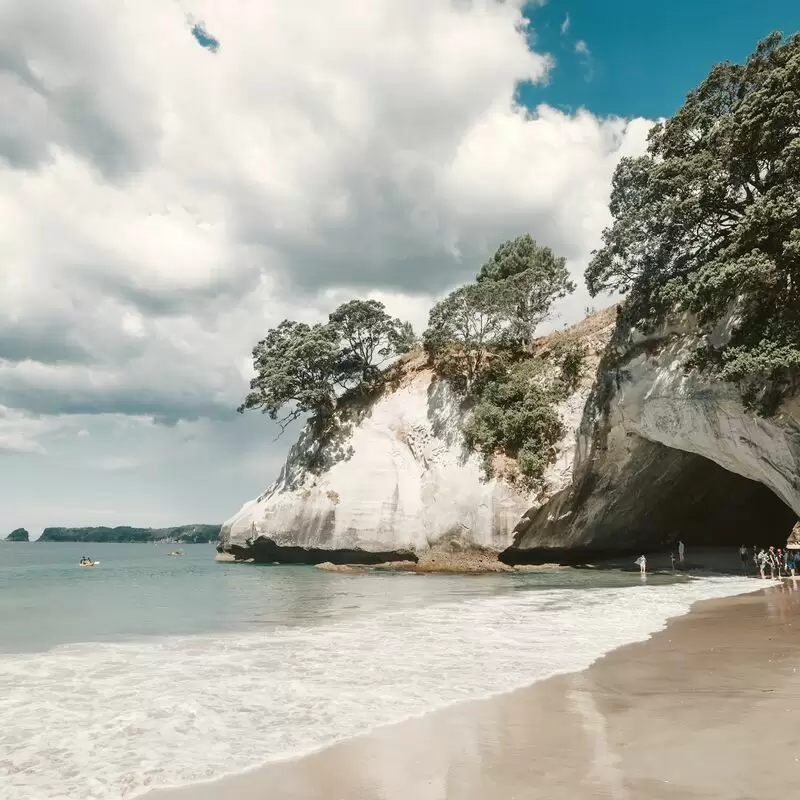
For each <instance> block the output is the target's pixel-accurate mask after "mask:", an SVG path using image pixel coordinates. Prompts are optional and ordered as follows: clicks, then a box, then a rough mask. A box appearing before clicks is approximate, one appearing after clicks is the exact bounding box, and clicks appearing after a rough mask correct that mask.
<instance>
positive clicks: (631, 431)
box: [219, 309, 800, 569]
mask: <svg viewBox="0 0 800 800" xmlns="http://www.w3.org/2000/svg"><path fill="white" fill-rule="evenodd" d="M572 333H573V335H576V336H578V337H579V338H580V339H581V341H582V342H583V343H584V344H585V345H586V346H587V349H588V352H589V358H588V365H587V367H588V369H587V372H586V375H585V377H584V379H583V381H582V383H581V385H580V386H579V387H578V389H577V391H576V392H575V393H574V394H573V396H571V397H570V398H568V399H567V401H565V402H564V403H563V404H562V405H561V407H560V408H559V411H560V413H561V417H562V420H563V421H564V425H565V429H566V435H565V437H564V439H563V440H562V441H561V442H560V443H559V445H558V448H557V457H556V459H555V461H554V463H553V464H552V465H551V466H550V467H549V469H548V470H547V472H546V475H545V487H544V489H543V490H542V491H541V492H539V493H538V494H537V495H531V494H528V493H526V492H523V491H521V490H520V489H518V488H515V483H514V482H513V480H507V479H506V478H507V476H508V475H509V474H513V463H512V464H511V465H510V466H511V469H510V470H506V466H508V465H504V463H503V459H499V458H498V459H495V465H494V467H495V476H496V477H495V478H493V479H492V480H488V481H487V480H486V479H485V478H484V475H483V469H482V466H481V463H480V460H479V459H478V457H477V456H475V455H470V454H469V453H468V452H467V450H466V448H465V445H464V440H463V436H462V433H461V431H462V428H463V423H464V420H465V414H466V413H468V412H465V411H464V409H463V407H462V404H461V402H460V399H459V398H458V397H457V396H456V395H455V394H454V393H453V392H452V391H451V390H450V388H449V386H448V385H447V383H446V382H444V381H441V380H437V379H436V378H435V376H434V375H433V374H432V373H431V372H430V370H429V369H427V368H426V366H425V365H424V363H422V360H421V359H418V360H417V362H416V363H414V362H413V360H412V361H410V362H408V363H406V364H404V365H403V366H402V367H401V368H400V369H399V370H398V371H397V376H396V380H393V381H392V382H390V384H389V385H388V386H387V387H386V388H385V390H384V391H383V392H382V393H381V394H380V395H379V396H378V397H376V398H374V399H373V400H372V401H370V402H369V403H366V404H364V405H363V406H362V407H361V408H354V409H351V410H350V412H349V413H347V414H344V415H343V416H342V417H341V418H340V419H339V420H338V427H337V428H336V429H335V430H334V431H332V432H329V433H328V434H326V435H325V436H323V437H320V436H319V435H315V433H314V432H313V431H312V430H311V429H310V428H306V430H305V431H304V432H303V434H302V435H301V437H300V439H299V441H298V442H297V444H296V445H295V446H294V447H293V448H292V450H291V452H290V454H289V457H288V459H287V461H286V464H285V466H284V468H283V470H282V472H281V474H280V477H279V478H278V480H277V481H276V482H275V483H274V484H273V485H272V486H271V487H270V488H269V489H267V491H266V492H265V493H264V494H263V495H262V496H261V497H259V498H257V499H256V500H253V501H251V502H249V503H247V504H246V505H245V506H244V507H243V508H242V509H241V510H240V511H239V513H238V514H236V515H235V516H234V517H233V518H232V519H231V520H229V521H228V522H227V523H225V525H224V526H223V529H222V533H221V535H220V546H219V549H220V551H221V552H225V553H229V554H232V555H234V556H235V557H236V558H238V559H251V558H252V559H254V560H256V561H284V562H285V561H289V562H295V563H321V562H331V563H334V564H337V563H338V564H342V563H355V562H361V563H369V564H376V563H380V562H387V561H399V560H407V561H414V562H418V563H419V564H420V566H423V565H425V564H428V565H431V566H432V568H438V567H436V566H434V565H439V566H440V567H441V568H442V569H447V568H448V566H452V565H453V564H456V563H457V562H459V561H460V560H463V559H467V560H470V559H471V560H472V561H474V562H475V563H479V562H480V563H482V564H484V566H485V565H487V564H489V562H491V561H492V560H494V559H495V557H496V554H500V558H501V560H502V561H504V562H506V563H508V564H513V565H519V564H526V563H544V562H550V561H561V562H562V563H563V562H576V561H583V560H586V556H587V555H590V556H591V557H592V559H595V558H597V557H599V556H601V555H602V554H604V553H608V554H609V555H614V554H619V553H620V552H627V551H631V552H633V551H639V552H641V551H645V552H647V551H655V550H660V549H663V548H665V547H671V546H674V545H675V543H676V541H677V539H678V538H681V539H683V540H684V542H685V543H686V544H687V546H689V547H691V546H699V545H722V544H724V545H732V546H738V545H739V544H742V543H746V544H748V545H752V544H754V543H755V544H771V543H774V544H776V545H778V544H781V543H783V542H785V541H786V539H787V537H788V536H789V533H790V531H791V530H792V525H793V524H794V523H795V522H796V521H797V518H798V516H800V398H797V397H795V398H790V399H789V400H788V401H787V402H786V403H785V404H784V406H783V407H782V408H781V409H780V411H779V413H778V414H777V415H775V416H774V417H772V418H769V419H765V418H761V417H759V416H757V415H756V414H754V413H752V412H750V411H748V410H747V409H746V408H745V407H744V405H743V404H742V401H741V397H740V394H739V392H738V390H737V388H736V387H735V386H732V385H728V384H724V383H721V382H718V381H713V380H710V379H709V378H708V377H707V376H704V375H702V374H700V373H697V372H687V370H686V369H685V364H686V361H687V358H688V357H689V355H690V354H691V353H692V352H693V350H694V348H695V346H696V344H697V332H696V329H694V328H693V325H692V323H691V320H683V321H681V323H680V324H676V325H672V326H671V327H667V328H665V329H663V330H661V331H659V332H657V333H656V334H653V335H652V336H649V337H643V336H641V335H639V334H637V333H636V332H634V331H624V330H617V329H616V328H615V315H614V310H613V309H611V310H608V311H606V312H602V313H601V314H599V315H596V316H594V317H591V318H589V319H587V320H585V321H584V322H583V323H581V325H579V326H576V328H575V329H573V331H572ZM612 334H613V340H612ZM549 341H550V340H549V339H547V338H545V339H543V340H541V341H540V342H539V354H540V355H542V354H544V355H546V352H547V349H548V347H549V346H550V345H549Z"/></svg>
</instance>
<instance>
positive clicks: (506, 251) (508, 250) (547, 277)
mask: <svg viewBox="0 0 800 800" xmlns="http://www.w3.org/2000/svg"><path fill="white" fill-rule="evenodd" d="M477 280H478V283H479V284H480V283H487V282H488V283H492V284H494V285H495V287H496V288H500V287H502V291H501V294H502V298H503V300H504V301H505V302H506V307H505V309H504V311H503V315H504V317H505V319H506V320H507V322H508V323H509V327H510V333H511V335H512V336H513V337H514V338H516V339H518V340H519V341H521V342H522V343H524V344H529V343H530V342H531V341H532V340H533V337H534V334H535V332H536V328H537V327H538V326H539V325H540V324H541V323H542V322H544V320H546V319H547V318H548V317H549V316H550V309H551V307H552V305H553V302H554V301H555V300H557V299H559V298H562V297H565V296H566V295H568V294H570V293H572V292H574V291H575V284H574V283H573V282H572V281H571V280H570V278H569V272H568V271H567V265H566V259H564V258H560V257H556V256H555V254H554V253H553V251H552V250H551V249H550V248H549V247H541V246H540V245H538V244H537V243H536V241H535V240H534V239H533V238H532V237H531V236H530V235H529V234H525V235H523V236H518V237H517V238H516V239H512V240H510V241H508V242H505V243H504V244H501V245H500V247H498V248H497V250H496V251H495V253H494V255H493V256H492V257H491V258H490V259H489V260H488V261H487V262H486V263H485V264H484V265H483V266H482V267H481V269H480V272H478V277H477Z"/></svg>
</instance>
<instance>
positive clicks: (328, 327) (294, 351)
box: [238, 300, 415, 430]
mask: <svg viewBox="0 0 800 800" xmlns="http://www.w3.org/2000/svg"><path fill="white" fill-rule="evenodd" d="M414 343H415V337H414V331H413V330H412V328H411V325H410V324H409V323H407V322H401V321H400V320H398V319H392V318H391V317H390V316H389V315H388V314H387V313H386V310H385V308H384V305H383V303H379V302H377V301H375V300H351V301H350V302H348V303H344V304H343V305H341V306H339V308H337V309H336V310H335V311H334V312H333V313H331V315H330V317H329V321H328V323H326V324H324V325H322V324H317V325H306V324H305V323H302V322H293V321H291V320H284V321H283V322H281V324H280V325H278V327H277V328H272V329H271V330H270V331H268V333H267V335H266V337H265V338H264V339H262V340H261V341H260V342H258V344H257V345H256V346H255V347H254V348H253V366H254V368H255V371H256V375H255V377H254V378H253V379H252V380H251V381H250V392H249V394H248V395H247V397H246V398H245V401H244V403H242V405H241V406H240V407H239V409H238V410H239V411H240V412H244V411H245V410H247V409H259V410H261V411H262V412H263V413H265V414H267V415H269V417H270V419H273V420H275V421H277V422H278V424H279V425H280V426H281V429H282V430H285V428H286V427H287V426H288V425H289V424H290V423H291V422H292V421H293V420H295V419H297V418H298V417H300V416H301V415H302V414H305V413H312V414H314V415H316V416H326V415H329V414H330V413H331V412H333V410H334V409H335V408H336V404H337V398H338V397H339V396H340V395H341V394H342V392H345V391H347V390H352V389H359V388H362V387H367V386H371V385H372V384H373V383H374V382H375V380H376V379H377V378H378V377H379V376H380V374H381V369H380V368H381V366H382V365H383V364H384V363H385V362H386V361H387V360H388V359H390V358H392V357H394V356H396V355H399V354H400V353H404V352H406V351H407V350H408V349H410V348H411V347H413V346H414ZM287 409H288V410H287ZM282 412H285V413H284V414H283V416H280V415H281V413H282Z"/></svg>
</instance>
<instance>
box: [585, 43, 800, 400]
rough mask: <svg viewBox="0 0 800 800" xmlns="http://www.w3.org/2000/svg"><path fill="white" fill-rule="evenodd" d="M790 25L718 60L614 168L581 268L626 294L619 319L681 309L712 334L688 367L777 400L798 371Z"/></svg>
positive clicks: (657, 316) (796, 169)
mask: <svg viewBox="0 0 800 800" xmlns="http://www.w3.org/2000/svg"><path fill="white" fill-rule="evenodd" d="M799 137H800V34H797V35H794V36H792V37H791V38H788V39H784V38H783V37H782V35H781V34H779V33H773V34H772V35H771V36H769V37H768V38H767V39H765V40H763V41H762V42H760V43H759V45H758V46H757V48H756V50H755V52H754V53H753V54H752V55H751V56H750V57H749V58H748V59H747V61H746V63H744V64H732V63H729V62H725V63H723V64H719V65H717V66H715V67H714V68H713V69H712V70H711V73H710V74H709V75H708V77H707V78H706V79H705V80H704V81H703V82H702V83H701V84H700V86H698V87H697V89H695V90H694V91H692V92H691V93H690V94H689V96H688V97H687V99H686V102H685V103H684V105H683V107H682V108H681V109H680V110H679V111H678V112H677V113H676V114H675V115H674V116H673V117H672V118H671V119H669V120H667V121H666V122H664V123H663V124H658V125H656V126H654V128H653V129H652V131H651V133H650V136H649V144H648V151H647V154H646V155H644V156H642V157H640V158H624V159H622V161H621V162H620V164H619V166H618V167H617V169H616V172H615V174H614V178H613V185H612V195H611V203H610V210H611V214H612V216H613V224H612V226H611V227H610V228H608V229H607V230H605V231H604V233H603V245H602V247H601V248H600V249H599V250H598V251H597V252H596V253H594V254H593V259H592V261H591V263H590V264H589V267H588V269H587V271H586V281H587V285H588V286H589V290H590V291H591V292H592V294H597V293H598V292H600V291H603V290H616V291H621V292H627V293H628V300H627V302H626V306H625V314H626V316H627V319H628V321H629V322H631V323H632V324H634V325H639V326H642V327H649V326H652V325H654V324H656V323H658V322H660V321H661V320H662V319H663V318H664V317H665V316H666V315H668V314H670V313H674V312H677V311H689V312H692V313H694V314H696V315H697V319H698V321H699V322H700V324H701V325H702V326H703V327H704V329H705V330H706V332H707V333H709V334H710V333H711V332H712V331H713V330H714V329H715V328H716V327H723V326H722V323H725V325H724V327H725V328H726V333H725V335H724V336H722V337H719V336H716V337H709V339H708V342H707V345H706V346H705V347H703V348H702V349H701V350H699V351H698V353H697V354H696V357H695V359H694V360H693V362H692V363H693V364H695V365H698V366H700V367H702V368H704V369H710V370H713V371H715V372H716V373H717V374H719V375H720V377H722V378H723V379H727V380H733V381H737V382H739V383H740V385H741V386H742V389H743V391H744V396H745V400H746V401H747V402H748V403H750V404H753V405H756V406H758V407H760V408H761V409H762V410H764V411H770V410H772V409H774V408H775V407H776V405H777V403H778V401H779V399H780V396H781V394H782V393H783V392H785V391H786V390H787V389H788V388H796V385H797V376H798V374H800V138H799Z"/></svg>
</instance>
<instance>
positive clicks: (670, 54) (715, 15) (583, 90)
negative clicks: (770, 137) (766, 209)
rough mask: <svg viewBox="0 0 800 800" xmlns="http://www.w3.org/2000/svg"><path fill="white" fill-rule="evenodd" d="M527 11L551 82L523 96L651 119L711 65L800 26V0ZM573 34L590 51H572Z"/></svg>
mask: <svg viewBox="0 0 800 800" xmlns="http://www.w3.org/2000/svg"><path fill="white" fill-rule="evenodd" d="M527 16H528V17H529V18H530V19H531V21H532V24H533V29H534V47H535V48H536V49H538V50H539V51H543V52H547V53H551V54H552V55H553V57H554V59H555V61H556V65H555V69H554V70H553V71H552V73H551V76H550V83H549V85H547V86H544V87H543V86H526V87H523V88H522V90H521V92H520V99H521V100H522V102H523V103H525V104H526V105H529V106H536V105H537V104H539V103H549V104H551V105H554V106H556V107H559V108H562V109H565V110H574V109H576V108H579V107H584V108H587V109H589V110H590V111H592V112H594V113H595V114H618V115H621V116H631V117H633V116H643V117H648V118H650V119H654V118H657V117H660V116H669V115H671V114H672V113H674V112H675V111H676V110H677V109H678V108H679V107H680V105H681V103H682V102H683V99H684V97H685V95H686V93H687V91H688V90H689V89H691V88H692V87H694V86H696V85H697V84H698V83H699V82H700V81H701V80H702V79H703V78H704V77H705V76H706V75H707V74H708V72H709V70H710V69H711V67H712V66H713V65H714V64H716V63H718V62H720V61H724V60H726V59H727V60H731V61H741V60H743V59H744V58H746V57H747V55H748V54H749V53H750V52H752V50H753V46H754V44H755V43H756V41H758V40H759V39H762V38H763V37H765V36H766V35H767V34H769V33H770V32H771V31H773V30H782V31H783V32H784V33H794V32H796V31H798V30H800V0H669V1H668V2H665V1H664V0H661V1H660V2H653V0H614V2H600V1H599V0H549V2H547V3H546V4H545V5H544V6H538V5H534V4H532V5H531V6H530V7H529V9H528V11H527ZM567 16H569V24H568V26H567V29H566V31H565V32H564V33H562V31H561V27H562V25H563V24H564V20H565V19H567ZM579 41H582V42H584V43H585V45H586V47H587V48H588V52H589V54H590V55H588V56H587V55H584V54H582V53H579V52H576V44H577V43H578V42H579Z"/></svg>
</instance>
